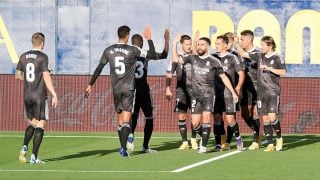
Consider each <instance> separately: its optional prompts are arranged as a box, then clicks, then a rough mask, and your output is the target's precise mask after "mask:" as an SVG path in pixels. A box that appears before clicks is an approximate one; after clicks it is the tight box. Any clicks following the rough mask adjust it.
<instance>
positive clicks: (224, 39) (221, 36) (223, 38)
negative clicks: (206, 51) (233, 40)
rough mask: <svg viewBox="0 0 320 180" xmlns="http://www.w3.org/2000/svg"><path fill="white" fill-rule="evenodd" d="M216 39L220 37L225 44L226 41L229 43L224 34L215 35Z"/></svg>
mask: <svg viewBox="0 0 320 180" xmlns="http://www.w3.org/2000/svg"><path fill="white" fill-rule="evenodd" d="M217 39H221V40H222V42H224V43H225V44H228V43H229V39H228V37H227V36H225V35H220V36H218V37H217Z"/></svg>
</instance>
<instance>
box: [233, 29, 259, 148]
mask: <svg viewBox="0 0 320 180" xmlns="http://www.w3.org/2000/svg"><path fill="white" fill-rule="evenodd" d="M240 34H241V37H240V40H241V42H239V39H238V37H235V43H236V47H237V51H238V53H239V54H240V56H241V57H243V58H244V59H243V63H244V66H245V80H244V85H243V88H242V98H241V101H240V105H241V116H242V118H243V119H244V121H245V122H246V124H247V125H248V126H249V127H250V128H251V129H252V131H253V139H254V141H253V142H252V144H251V145H250V146H249V149H250V150H255V149H259V145H260V144H261V137H260V136H259V134H260V120H259V116H258V112H257V107H256V103H257V71H258V62H259V59H260V58H259V57H258V56H251V55H254V54H259V53H260V52H261V51H260V50H259V49H258V48H256V47H255V46H254V45H253V38H254V36H253V32H252V31H251V30H244V31H242V32H241V33H240Z"/></svg>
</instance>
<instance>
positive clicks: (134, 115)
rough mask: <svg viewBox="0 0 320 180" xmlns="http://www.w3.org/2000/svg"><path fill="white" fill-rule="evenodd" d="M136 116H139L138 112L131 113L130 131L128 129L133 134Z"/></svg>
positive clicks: (136, 120)
mask: <svg viewBox="0 0 320 180" xmlns="http://www.w3.org/2000/svg"><path fill="white" fill-rule="evenodd" d="M138 117H139V114H132V121H131V131H130V132H131V133H132V134H134V131H135V130H136V127H137V122H138Z"/></svg>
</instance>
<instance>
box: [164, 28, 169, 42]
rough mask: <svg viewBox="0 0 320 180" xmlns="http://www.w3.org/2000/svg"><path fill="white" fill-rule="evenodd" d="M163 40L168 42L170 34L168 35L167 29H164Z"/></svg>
mask: <svg viewBox="0 0 320 180" xmlns="http://www.w3.org/2000/svg"><path fill="white" fill-rule="evenodd" d="M163 37H164V40H165V41H169V40H170V33H169V29H166V30H165V31H164V36H163Z"/></svg>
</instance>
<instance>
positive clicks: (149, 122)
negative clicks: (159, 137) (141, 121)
mask: <svg viewBox="0 0 320 180" xmlns="http://www.w3.org/2000/svg"><path fill="white" fill-rule="evenodd" d="M152 131H153V118H148V119H147V118H146V124H145V125H144V138H143V147H144V148H145V149H148V148H149V141H150V139H151V135H152Z"/></svg>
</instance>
